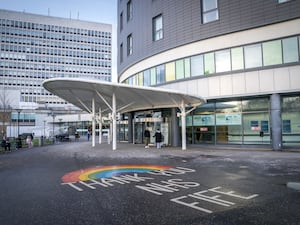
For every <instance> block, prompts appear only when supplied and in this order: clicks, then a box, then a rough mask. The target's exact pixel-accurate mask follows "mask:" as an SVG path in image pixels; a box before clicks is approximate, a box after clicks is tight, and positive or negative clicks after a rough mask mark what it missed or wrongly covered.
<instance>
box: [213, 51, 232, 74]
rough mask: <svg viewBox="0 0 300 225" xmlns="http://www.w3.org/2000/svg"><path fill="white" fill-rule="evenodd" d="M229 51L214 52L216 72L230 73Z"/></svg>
mask: <svg viewBox="0 0 300 225" xmlns="http://www.w3.org/2000/svg"><path fill="white" fill-rule="evenodd" d="M230 70H231V66H230V50H229V49H228V50H222V51H217V52H216V72H217V73H221V72H226V71H230Z"/></svg>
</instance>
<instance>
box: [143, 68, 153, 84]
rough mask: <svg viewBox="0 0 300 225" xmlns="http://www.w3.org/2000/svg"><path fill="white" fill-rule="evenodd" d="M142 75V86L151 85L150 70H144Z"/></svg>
mask: <svg viewBox="0 0 300 225" xmlns="http://www.w3.org/2000/svg"><path fill="white" fill-rule="evenodd" d="M143 75H144V86H150V85H151V82H150V81H151V80H150V70H145V71H144V73H143Z"/></svg>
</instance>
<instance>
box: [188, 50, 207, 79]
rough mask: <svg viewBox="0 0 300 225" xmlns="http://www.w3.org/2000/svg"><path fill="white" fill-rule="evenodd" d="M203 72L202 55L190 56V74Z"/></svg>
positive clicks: (197, 74)
mask: <svg viewBox="0 0 300 225" xmlns="http://www.w3.org/2000/svg"><path fill="white" fill-rule="evenodd" d="M203 74H204V65H203V55H197V56H193V57H191V76H192V77H193V76H199V75H203Z"/></svg>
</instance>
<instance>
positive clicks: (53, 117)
mask: <svg viewBox="0 0 300 225" xmlns="http://www.w3.org/2000/svg"><path fill="white" fill-rule="evenodd" d="M51 116H52V119H53V123H52V137H53V143H54V120H55V116H56V115H55V114H54V113H53V112H52V113H51Z"/></svg>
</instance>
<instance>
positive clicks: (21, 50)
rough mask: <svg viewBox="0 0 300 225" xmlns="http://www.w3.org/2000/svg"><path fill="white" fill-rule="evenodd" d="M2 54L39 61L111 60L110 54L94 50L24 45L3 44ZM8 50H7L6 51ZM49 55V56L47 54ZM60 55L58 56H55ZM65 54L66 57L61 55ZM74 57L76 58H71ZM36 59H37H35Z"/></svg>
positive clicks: (11, 57) (16, 58) (17, 58)
mask: <svg viewBox="0 0 300 225" xmlns="http://www.w3.org/2000/svg"><path fill="white" fill-rule="evenodd" d="M1 51H3V52H1V54H0V57H1V58H2V59H15V60H28V61H32V60H33V59H39V61H44V62H45V61H47V62H49V61H50V60H51V61H53V60H55V59H56V60H57V59H60V60H59V61H63V62H64V61H66V63H69V60H72V61H74V62H76V61H75V60H83V59H76V58H87V59H84V60H85V61H90V62H98V61H99V60H103V61H104V60H110V59H111V58H110V54H103V53H92V52H82V51H61V50H57V49H50V48H49V49H42V48H34V47H33V48H30V47H22V46H8V45H5V46H4V45H3V46H2V45H1ZM5 51H6V52H5ZM45 55H48V56H45ZM55 56H58V57H55ZM60 56H65V57H60ZM70 57H74V58H70ZM88 59H97V60H88ZM35 61H36V60H35Z"/></svg>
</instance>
